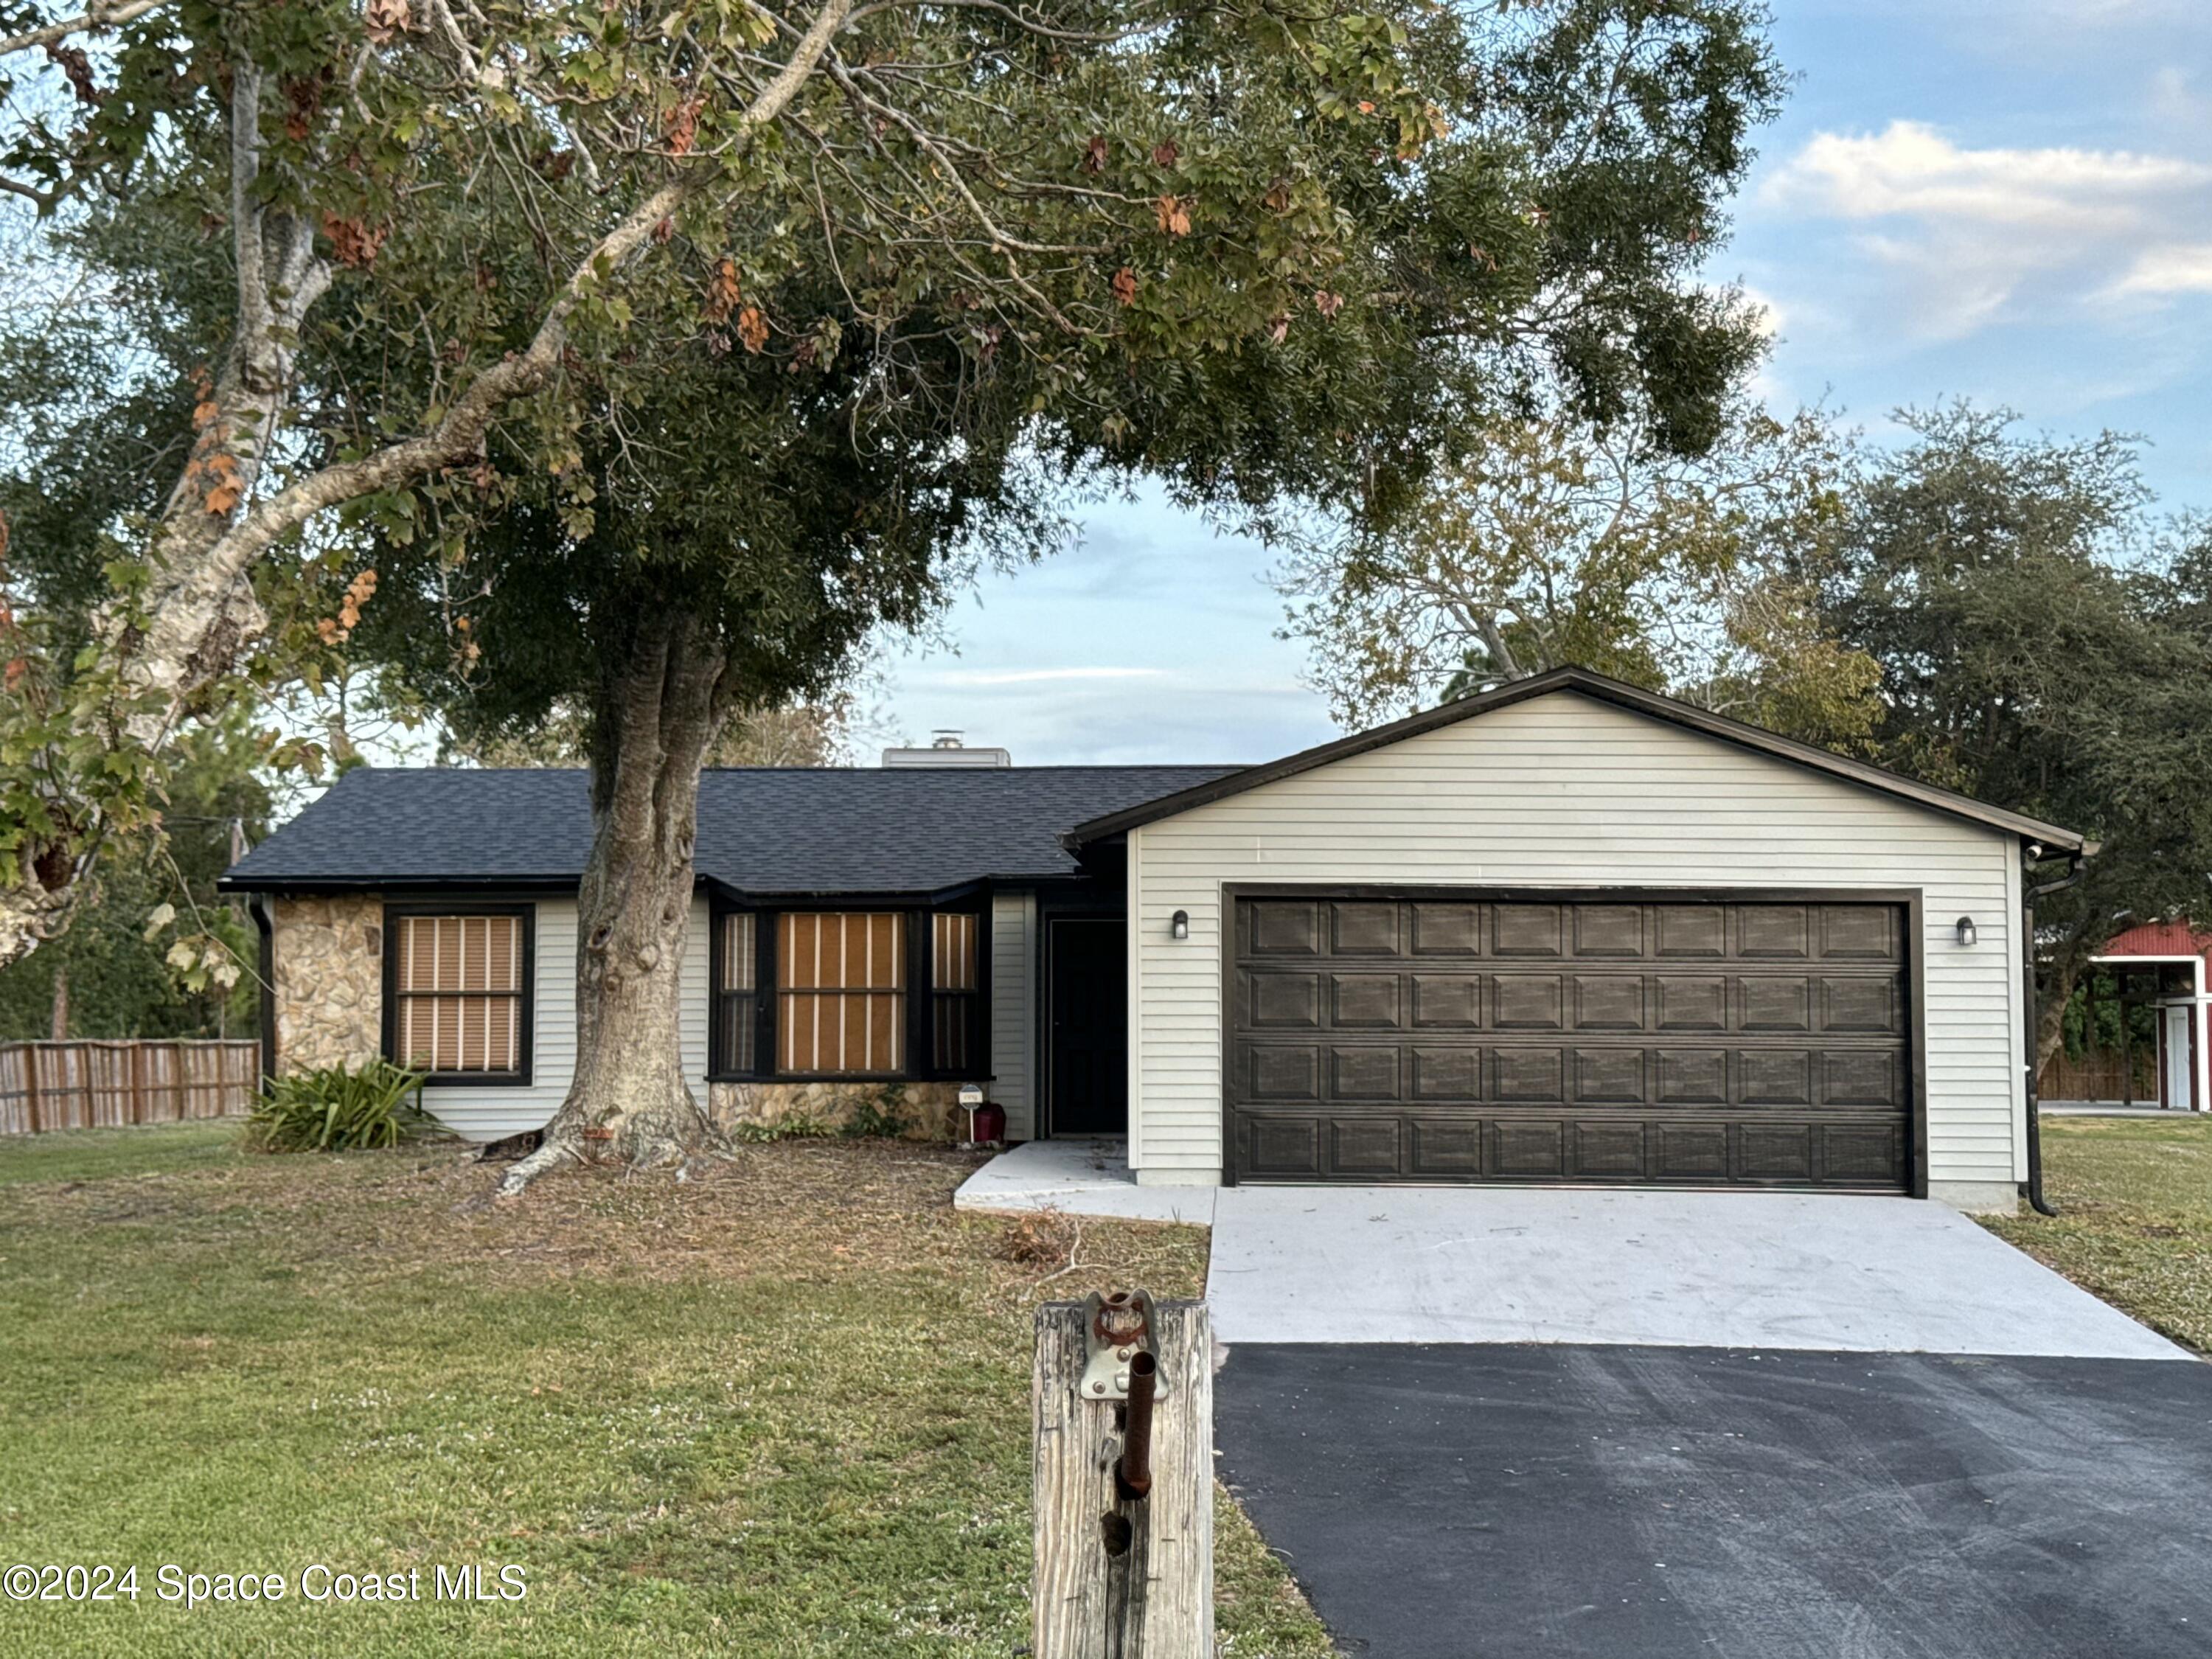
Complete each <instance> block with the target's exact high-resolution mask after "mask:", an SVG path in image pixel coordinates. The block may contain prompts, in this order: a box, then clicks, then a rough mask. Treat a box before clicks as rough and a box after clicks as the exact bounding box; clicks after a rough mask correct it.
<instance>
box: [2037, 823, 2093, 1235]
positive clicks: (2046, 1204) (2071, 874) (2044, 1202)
mask: <svg viewBox="0 0 2212 1659" xmlns="http://www.w3.org/2000/svg"><path fill="white" fill-rule="evenodd" d="M2042 852H2043V848H2040V847H2039V846H2037V845H2036V844H2035V843H2033V842H2030V843H2029V844H2028V848H2027V860H2028V867H2029V868H2030V869H2033V868H2034V867H2035V865H2036V864H2037V862H2038V861H2039V859H2040V857H2041V854H2042ZM2087 861H2088V854H2087V853H2075V854H2072V855H2071V856H2070V858H2069V860H2068V862H2067V866H2066V873H2065V874H2064V875H2063V876H2061V877H2059V878H2058V879H2057V880H2056V881H2046V882H2040V883H2039V884H2036V885H2035V886H2033V887H2030V888H2029V889H2027V893H2026V895H2025V896H2024V897H2023V898H2022V899H2021V989H2022V991H2023V992H2024V995H2023V996H2022V998H2021V1000H2022V1001H2023V1002H2025V1003H2026V1004H2027V1180H2026V1181H2025V1182H2021V1192H2022V1193H2024V1194H2026V1195H2027V1201H2028V1204H2029V1206H2031V1207H2032V1208H2033V1210H2034V1211H2035V1212H2036V1213H2037V1214H2038V1215H2048V1216H2055V1215H2057V1213H2058V1212H2057V1210H2055V1209H2053V1208H2052V1207H2051V1200H2049V1199H2047V1198H2045V1196H2044V1195H2043V1112H2042V1107H2041V1105H2040V1103H2039V1095H2038V1091H2037V1084H2038V1073H2039V1072H2040V1070H2041V1066H2040V1064H2039V1055H2038V1054H2037V1053H2036V1045H2037V1042H2038V1041H2039V1032H2038V1030H2037V1026H2038V1024H2039V1022H2038V1021H2037V1018H2036V1006H2035V902H2036V900H2038V899H2039V898H2041V897H2043V896H2045V894H2049V893H2058V892H2063V891H2064V890H2066V889H2067V888H2069V887H2071V886H2073V885H2074V884H2075V883H2076V882H2078V881H2080V880H2081V874H2082V866H2084V865H2085V864H2086V863H2087Z"/></svg>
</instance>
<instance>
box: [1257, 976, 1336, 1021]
mask: <svg viewBox="0 0 2212 1659" xmlns="http://www.w3.org/2000/svg"><path fill="white" fill-rule="evenodd" d="M1237 978H1238V981H1239V982H1240V983H1241V984H1242V985H1243V987H1244V995H1243V999H1242V1000H1243V1005H1244V1007H1245V1010H1246V1012H1245V1016H1244V1021H1245V1024H1247V1025H1249V1026H1250V1027H1251V1028H1253V1029H1254V1030H1261V1031H1268V1030H1304V1031H1313V1030H1320V1029H1321V975H1319V974H1305V973H1291V972H1282V971H1271V972H1264V973H1250V972H1247V973H1242V974H1239V975H1237Z"/></svg>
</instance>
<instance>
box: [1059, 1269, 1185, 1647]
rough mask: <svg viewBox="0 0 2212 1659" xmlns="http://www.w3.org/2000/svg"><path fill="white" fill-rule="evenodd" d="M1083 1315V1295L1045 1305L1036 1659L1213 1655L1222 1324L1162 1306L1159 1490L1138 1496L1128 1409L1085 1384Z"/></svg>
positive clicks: (1180, 1307)
mask: <svg viewBox="0 0 2212 1659" xmlns="http://www.w3.org/2000/svg"><path fill="white" fill-rule="evenodd" d="M1086 1322H1087V1316H1086V1313H1085V1304H1082V1303H1077V1302H1048V1303H1047V1304H1044V1305H1043V1306H1042V1307H1041V1308H1039V1309H1038V1310H1037V1320H1036V1368H1035V1370H1034V1372H1033V1374H1032V1376H1031V1379H1030V1389H1031V1392H1030V1400H1031V1405H1030V1416H1031V1423H1032V1426H1033V1427H1034V1429H1035V1431H1036V1442H1035V1447H1036V1449H1035V1463H1034V1467H1033V1471H1032V1473H1033V1476H1034V1490H1035V1499H1036V1507H1035V1517H1036V1518H1035V1527H1036V1576H1035V1577H1034V1579H1033V1580H1032V1583H1031V1587H1030V1629H1031V1640H1032V1648H1033V1651H1034V1652H1035V1654H1036V1659H1206V1656H1207V1655H1210V1654H1211V1653H1212V1651H1213V1324H1212V1319H1211V1318H1210V1317H1209V1316H1208V1315H1207V1313H1206V1304H1204V1303H1203V1302H1161V1303H1155V1304H1152V1309H1151V1338H1150V1351H1151V1352H1152V1354H1153V1355H1154V1357H1155V1360H1156V1364H1157V1369H1158V1388H1157V1391H1156V1394H1155V1397H1154V1401H1153V1404H1152V1433H1151V1447H1150V1451H1151V1458H1150V1473H1151V1486H1150V1489H1149V1491H1148V1492H1146V1494H1145V1495H1144V1496H1141V1497H1139V1496H1137V1495H1135V1494H1134V1493H1133V1492H1131V1491H1130V1490H1129V1489H1128V1487H1127V1485H1126V1484H1125V1482H1124V1479H1123V1466H1122V1454H1123V1451H1124V1449H1125V1445H1124V1442H1125V1437H1127V1432H1128V1428H1129V1419H1130V1407H1129V1406H1128V1405H1127V1404H1125V1403H1123V1402H1122V1401H1119V1400H1115V1399H1099V1398H1091V1397H1085V1394H1084V1393H1083V1392H1082V1390H1083V1389H1084V1387H1085V1376H1084V1370H1085V1364H1086V1362H1087V1360H1088V1358H1089V1355H1090V1352H1091V1345H1090V1344H1089V1343H1088V1342H1086V1340H1085V1325H1086ZM1139 1363H1141V1362H1139ZM1093 1375H1094V1376H1096V1375H1097V1373H1096V1372H1094V1373H1093ZM1140 1392H1141V1391H1140ZM1139 1417H1140V1418H1141V1406H1139Z"/></svg>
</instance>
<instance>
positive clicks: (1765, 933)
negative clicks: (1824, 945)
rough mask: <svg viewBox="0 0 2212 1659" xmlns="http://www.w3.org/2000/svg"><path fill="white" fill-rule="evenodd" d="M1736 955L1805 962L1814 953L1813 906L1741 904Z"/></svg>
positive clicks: (1736, 909) (1736, 908)
mask: <svg viewBox="0 0 2212 1659" xmlns="http://www.w3.org/2000/svg"><path fill="white" fill-rule="evenodd" d="M1735 915H1736V954H1737V955H1738V956H1743V957H1759V958H1771V957H1789V958H1790V959H1792V960H1795V961H1800V962H1802V961H1803V960H1805V959H1806V958H1807V957H1810V956H1811V955H1812V954H1813V924H1812V916H1811V914H1810V907H1809V906H1807V905H1802V904H1739V905H1737V906H1736V907H1735Z"/></svg>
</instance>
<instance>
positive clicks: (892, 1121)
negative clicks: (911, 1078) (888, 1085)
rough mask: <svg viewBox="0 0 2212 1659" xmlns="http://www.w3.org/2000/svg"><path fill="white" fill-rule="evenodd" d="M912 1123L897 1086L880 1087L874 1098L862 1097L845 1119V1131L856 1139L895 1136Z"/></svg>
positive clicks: (884, 1138)
mask: <svg viewBox="0 0 2212 1659" xmlns="http://www.w3.org/2000/svg"><path fill="white" fill-rule="evenodd" d="M911 1127H914V1121H913V1119H911V1118H909V1117H908V1115H906V1112H905V1109H904V1108H903V1107H902V1104H901V1103H900V1101H899V1095H898V1091H897V1090H896V1089H882V1090H878V1091H877V1093H876V1095H875V1096H874V1097H873V1098H863V1099H862V1100H860V1102H859V1103H856V1104H855V1105H854V1108H853V1111H852V1115H851V1116H849V1117H848V1118H847V1119H846V1120H845V1133H846V1134H848V1136H850V1137H851V1138H852V1139H854V1140H896V1139H898V1138H899V1137H900V1136H901V1135H902V1134H904V1133H906V1132H907V1131H908V1129H909V1128H911Z"/></svg>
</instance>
